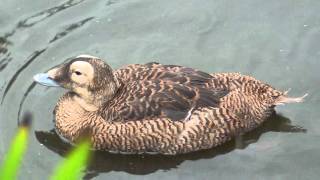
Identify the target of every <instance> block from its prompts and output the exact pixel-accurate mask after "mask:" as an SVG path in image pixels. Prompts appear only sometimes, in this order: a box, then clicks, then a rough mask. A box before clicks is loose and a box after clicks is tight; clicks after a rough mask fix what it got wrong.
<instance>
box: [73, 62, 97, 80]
mask: <svg viewBox="0 0 320 180" xmlns="http://www.w3.org/2000/svg"><path fill="white" fill-rule="evenodd" d="M70 70H71V72H80V73H81V75H85V76H79V74H77V73H76V74H75V75H72V76H71V79H72V80H73V81H76V82H79V83H85V82H87V83H88V82H90V81H92V80H93V76H94V68H93V66H92V65H91V64H90V63H88V62H85V61H75V62H73V63H72V64H71V65H70Z"/></svg>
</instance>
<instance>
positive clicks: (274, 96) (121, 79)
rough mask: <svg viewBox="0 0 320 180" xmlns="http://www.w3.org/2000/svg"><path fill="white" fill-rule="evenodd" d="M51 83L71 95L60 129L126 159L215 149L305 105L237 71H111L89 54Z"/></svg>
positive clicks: (140, 67) (61, 109) (54, 73)
mask: <svg viewBox="0 0 320 180" xmlns="http://www.w3.org/2000/svg"><path fill="white" fill-rule="evenodd" d="M75 71H77V73H76V74H74V72H75ZM79 72H80V73H79ZM47 77H48V78H49V79H48V80H47V81H46V83H45V84H46V85H48V84H50V82H51V81H54V82H55V83H57V84H59V85H60V86H62V87H64V88H66V89H68V90H70V91H69V92H67V93H66V94H64V95H63V96H62V97H61V98H60V99H59V101H58V103H57V105H56V108H55V111H54V112H55V126H56V130H57V131H58V132H59V133H60V134H61V135H62V136H63V137H65V138H66V139H68V140H69V141H71V142H76V141H77V139H79V138H80V137H81V136H82V134H83V133H85V132H88V130H89V132H90V138H91V140H92V145H93V148H95V149H97V150H106V151H111V152H122V153H162V154H171V155H173V154H179V153H188V152H192V151H197V150H201V149H208V148H212V147H215V146H218V145H220V144H222V143H224V142H226V141H228V140H230V139H232V138H233V137H235V136H237V135H239V134H242V133H245V132H248V131H250V130H252V129H254V128H256V127H257V126H259V125H260V124H261V123H263V121H265V120H266V119H267V117H268V116H270V115H271V113H272V112H273V111H274V107H275V106H276V105H278V104H283V103H291V102H301V101H302V99H303V97H301V98H290V97H288V96H287V94H286V92H282V91H278V90H276V89H274V88H272V87H271V86H270V85H268V84H265V83H263V82H261V81H259V80H256V79H254V78H253V77H250V76H245V75H241V74H239V73H214V74H207V73H205V72H202V71H199V70H196V69H193V68H187V67H183V66H177V65H162V64H159V63H147V64H133V65H128V66H126V67H123V68H120V69H118V70H115V71H113V70H112V69H111V68H110V67H109V66H108V65H107V64H106V63H104V62H103V61H102V60H101V59H99V58H95V57H91V56H80V57H77V58H75V59H73V60H72V61H70V62H67V63H65V64H62V65H60V66H58V67H56V68H54V69H52V70H50V71H49V72H48V75H47ZM35 80H36V81H38V82H40V83H42V82H41V80H39V79H37V78H36V77H35Z"/></svg>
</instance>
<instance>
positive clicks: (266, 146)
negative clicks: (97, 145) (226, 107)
mask: <svg viewBox="0 0 320 180" xmlns="http://www.w3.org/2000/svg"><path fill="white" fill-rule="evenodd" d="M319 11H320V1H318V0H304V1H295V0H283V1H276V0H271V1H263V0H256V1H250V0H243V1H237V0H229V1H222V0H216V1H205V0H193V1H191V0H190V1H184V0H176V1H170V0H162V1H156V0H151V1H150V0H105V1H92V0H91V1H90V0H55V1H52V0H37V1H34V0H23V1H21V0H19V1H18V0H1V6H0V101H1V104H0V161H1V160H2V158H3V154H4V153H5V151H6V149H7V147H8V145H9V143H10V140H11V138H12V136H13V134H14V133H15V130H16V129H17V123H18V119H19V117H20V116H21V114H22V113H23V112H26V111H31V112H32V113H33V114H34V123H33V127H32V134H31V136H30V144H29V150H28V152H27V155H26V156H25V159H24V161H23V165H22V170H21V176H20V179H33V180H37V179H44V178H45V177H47V176H48V174H50V173H51V172H52V170H53V169H54V166H55V165H56V164H57V162H59V161H61V160H62V159H63V157H64V154H65V152H66V151H67V150H68V148H69V147H68V145H67V144H65V143H63V142H62V141H60V140H59V138H58V137H57V136H56V134H55V133H54V132H53V131H51V130H52V128H53V122H52V119H53V116H52V110H53V108H54V106H55V103H56V101H57V99H58V97H60V96H61V95H62V94H63V93H64V90H62V89H59V88H46V87H42V86H39V85H36V84H34V83H33V82H32V76H33V75H34V74H35V73H38V72H44V71H46V70H48V69H50V68H51V67H53V66H55V65H57V64H60V63H61V62H64V61H65V60H66V59H68V58H69V57H72V56H76V55H78V54H91V55H94V56H99V57H101V58H103V59H105V60H106V62H107V63H109V64H110V65H111V66H112V67H113V68H119V67H121V66H123V65H125V64H131V63H146V62H150V61H158V62H160V63H163V64H179V65H184V66H189V67H194V68H198V69H201V70H203V71H207V72H241V73H243V74H248V75H252V76H255V77H256V78H258V79H260V80H263V81H265V82H267V83H269V84H272V85H273V86H275V87H277V88H278V89H281V90H287V89H289V88H291V89H292V90H291V92H290V95H292V96H301V95H303V94H304V93H306V92H307V93H309V96H308V97H307V99H306V102H305V103H303V104H292V105H288V106H281V107H278V108H277V111H278V115H275V116H273V117H271V118H270V119H269V121H268V122H267V123H266V124H264V125H263V126H262V127H261V128H259V129H257V130H255V131H253V132H251V133H249V134H247V135H245V136H244V137H242V140H241V139H240V140H237V141H232V142H229V143H227V144H225V145H223V146H221V147H218V148H215V149H211V150H206V151H201V152H196V153H191V154H187V155H181V156H172V157H171V156H169V157H166V156H124V155H112V154H108V153H103V152H97V153H96V154H95V157H94V159H93V162H92V164H91V165H90V166H89V167H88V171H87V175H86V178H87V179H107V178H109V179H137V180H138V179H139V180H140V179H152V180H157V179H185V180H188V179H190V180H191V179H192V180H193V179H212V178H215V179H279V180H282V179H317V178H318V177H319V176H320V172H319V170H318V169H319V164H320V156H319V151H320V141H319V138H320V130H319V127H320V119H319V117H320V111H319V105H320V93H319V92H320V78H319V68H320V60H319V59H320V14H319ZM239 142H240V143H239ZM236 147H237V148H236Z"/></svg>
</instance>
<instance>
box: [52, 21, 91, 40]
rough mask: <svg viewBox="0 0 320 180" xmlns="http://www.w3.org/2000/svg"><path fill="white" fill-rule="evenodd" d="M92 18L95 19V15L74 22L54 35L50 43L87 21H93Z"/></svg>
mask: <svg viewBox="0 0 320 180" xmlns="http://www.w3.org/2000/svg"><path fill="white" fill-rule="evenodd" d="M92 19H94V17H89V18H86V19H83V20H81V21H79V22H76V23H73V24H71V25H69V26H67V27H66V28H65V29H64V30H63V31H62V32H59V33H57V34H56V35H55V36H54V38H53V39H52V40H50V43H52V42H54V41H56V40H59V39H60V38H62V37H64V36H66V35H67V34H69V33H70V32H72V31H74V30H75V29H78V28H79V27H81V26H83V25H84V24H86V23H87V22H89V21H91V20H92Z"/></svg>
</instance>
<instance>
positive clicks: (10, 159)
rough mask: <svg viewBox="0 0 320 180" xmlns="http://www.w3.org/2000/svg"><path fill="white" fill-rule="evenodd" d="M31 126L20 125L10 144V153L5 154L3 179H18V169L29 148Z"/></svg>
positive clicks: (2, 169) (0, 170)
mask: <svg viewBox="0 0 320 180" xmlns="http://www.w3.org/2000/svg"><path fill="white" fill-rule="evenodd" d="M28 134H29V128H28V127H27V126H22V127H19V129H18V132H17V134H16V136H15V137H14V139H13V142H12V144H11V146H10V149H9V151H8V154H7V155H6V156H5V159H4V161H3V164H2V166H1V168H0V179H1V180H15V179H17V174H18V169H19V167H20V164H21V160H22V158H23V155H24V153H25V151H26V149H27V143H28V142H27V141H28Z"/></svg>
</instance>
